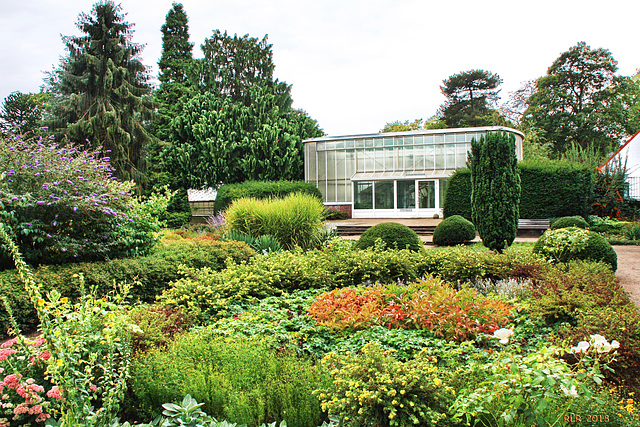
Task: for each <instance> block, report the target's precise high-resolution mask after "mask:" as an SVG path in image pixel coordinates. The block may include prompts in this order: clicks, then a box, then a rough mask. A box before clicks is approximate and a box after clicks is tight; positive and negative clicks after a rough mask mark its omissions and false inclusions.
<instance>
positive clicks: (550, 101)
mask: <svg viewBox="0 0 640 427" xmlns="http://www.w3.org/2000/svg"><path fill="white" fill-rule="evenodd" d="M617 69H618V66H617V62H616V61H615V59H614V58H613V56H612V55H611V52H609V51H608V50H607V49H602V48H599V49H591V47H589V46H588V45H587V44H586V43H585V42H580V43H578V44H577V45H576V46H573V47H572V48H570V49H569V50H568V51H567V52H564V53H562V54H561V55H560V57H558V59H556V60H555V61H554V62H553V64H552V65H551V66H550V67H549V69H548V71H547V75H546V76H544V77H541V78H539V79H538V80H537V82H536V89H535V92H534V93H533V94H532V95H531V97H530V98H529V99H528V101H527V105H528V108H527V110H526V111H525V115H524V121H525V126H526V127H531V128H536V129H539V130H540V131H541V136H542V137H543V138H544V139H545V140H547V141H548V142H550V143H551V144H552V148H553V153H554V155H555V156H559V155H561V154H562V153H563V152H565V151H566V150H567V149H568V148H570V147H571V146H572V144H577V145H580V146H581V147H583V148H586V147H589V146H591V147H594V148H595V149H596V150H597V151H599V152H600V153H602V154H605V153H607V152H609V151H611V150H612V149H613V148H614V147H616V146H617V145H618V144H619V141H620V140H621V139H622V138H623V137H624V136H625V135H629V134H630V133H633V132H635V130H637V127H638V125H639V124H640V120H639V117H638V114H637V111H638V110H637V108H633V106H634V105H637V104H638V100H639V99H640V92H639V88H638V84H637V83H635V82H634V81H633V80H632V79H630V78H628V77H621V76H616V75H615V72H616V71H617ZM634 129H635V130H634Z"/></svg>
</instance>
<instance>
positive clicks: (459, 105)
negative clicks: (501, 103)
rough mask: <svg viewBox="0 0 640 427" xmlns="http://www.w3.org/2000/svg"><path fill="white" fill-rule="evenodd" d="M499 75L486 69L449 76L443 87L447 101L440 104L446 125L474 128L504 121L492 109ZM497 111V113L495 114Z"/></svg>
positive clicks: (499, 81) (441, 88)
mask: <svg viewBox="0 0 640 427" xmlns="http://www.w3.org/2000/svg"><path fill="white" fill-rule="evenodd" d="M501 83H502V79H500V76H498V75H497V74H494V73H490V72H489V71H485V70H470V71H463V72H461V73H458V74H454V75H452V76H449V78H448V79H446V80H444V81H443V82H442V86H440V90H441V91H442V94H443V95H444V96H445V97H446V98H447V101H446V102H445V103H444V104H443V105H442V106H441V107H440V110H441V114H442V118H443V119H444V121H445V122H446V123H447V126H449V127H452V128H455V127H473V126H490V125H494V124H504V123H496V122H500V121H502V122H504V119H502V120H500V115H499V114H497V113H496V111H495V109H493V108H492V104H493V103H494V102H495V101H496V99H497V98H498V93H499V92H500V91H499V90H498V86H500V84H501ZM494 113H495V114H494Z"/></svg>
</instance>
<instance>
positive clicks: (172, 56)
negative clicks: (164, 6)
mask: <svg viewBox="0 0 640 427" xmlns="http://www.w3.org/2000/svg"><path fill="white" fill-rule="evenodd" d="M188 22H189V20H188V18H187V14H186V12H185V11H184V8H183V6H182V4H180V3H173V5H172V7H171V9H170V10H169V12H168V13H167V16H166V19H165V23H164V24H163V25H162V28H160V31H162V54H161V56H160V61H158V67H159V68H160V75H159V76H158V80H160V86H159V87H158V90H156V91H155V92H154V94H153V95H154V99H155V101H156V102H157V104H158V113H157V116H156V117H155V118H154V123H153V124H152V127H153V128H154V131H155V135H156V137H158V138H159V139H161V140H164V141H166V140H167V139H168V138H169V128H170V124H171V120H173V119H175V118H176V116H177V115H178V114H179V113H180V109H181V102H182V98H183V97H185V96H188V95H189V94H191V93H192V92H193V88H192V85H193V82H192V81H191V79H190V75H191V74H192V73H193V68H194V61H193V54H192V51H193V43H191V42H189V24H188Z"/></svg>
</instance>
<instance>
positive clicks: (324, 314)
mask: <svg viewBox="0 0 640 427" xmlns="http://www.w3.org/2000/svg"><path fill="white" fill-rule="evenodd" d="M514 308H515V307H514V306H512V305H511V304H509V303H507V302H505V301H503V300H500V299H493V298H487V297H484V296H482V295H480V294H479V293H477V292H476V291H474V290H471V289H463V290H460V291H456V290H455V289H453V288H452V287H451V286H450V285H449V284H447V283H444V282H442V281H440V280H439V279H428V280H420V281H418V282H415V283H411V284H410V285H408V286H399V285H392V286H386V287H385V286H380V285H376V286H372V287H359V288H355V289H351V288H343V289H335V290H333V291H331V292H325V293H323V294H322V295H320V296H319V297H318V299H317V300H316V301H314V302H313V304H311V306H310V307H309V314H310V315H311V316H312V317H313V318H315V319H316V321H317V322H318V324H321V325H324V326H327V327H329V328H332V329H335V330H345V329H364V328H367V327H369V326H371V325H384V326H386V327H388V328H389V329H391V328H404V329H427V330H430V331H432V332H433V333H434V335H435V336H437V337H442V338H445V339H450V340H456V341H464V340H467V339H471V338H473V337H474V336H476V335H477V334H479V333H485V334H491V333H493V331H495V330H496V329H498V328H500V327H502V326H504V325H505V324H507V323H508V322H509V320H510V316H511V312H512V310H513V309H514Z"/></svg>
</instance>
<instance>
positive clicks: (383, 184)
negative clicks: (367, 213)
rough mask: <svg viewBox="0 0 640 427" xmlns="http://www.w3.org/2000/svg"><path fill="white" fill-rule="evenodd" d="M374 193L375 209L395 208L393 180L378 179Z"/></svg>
mask: <svg viewBox="0 0 640 427" xmlns="http://www.w3.org/2000/svg"><path fill="white" fill-rule="evenodd" d="M374 194H375V199H376V202H375V204H374V206H373V208H374V209H393V181H377V182H376V183H375V191H374Z"/></svg>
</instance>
